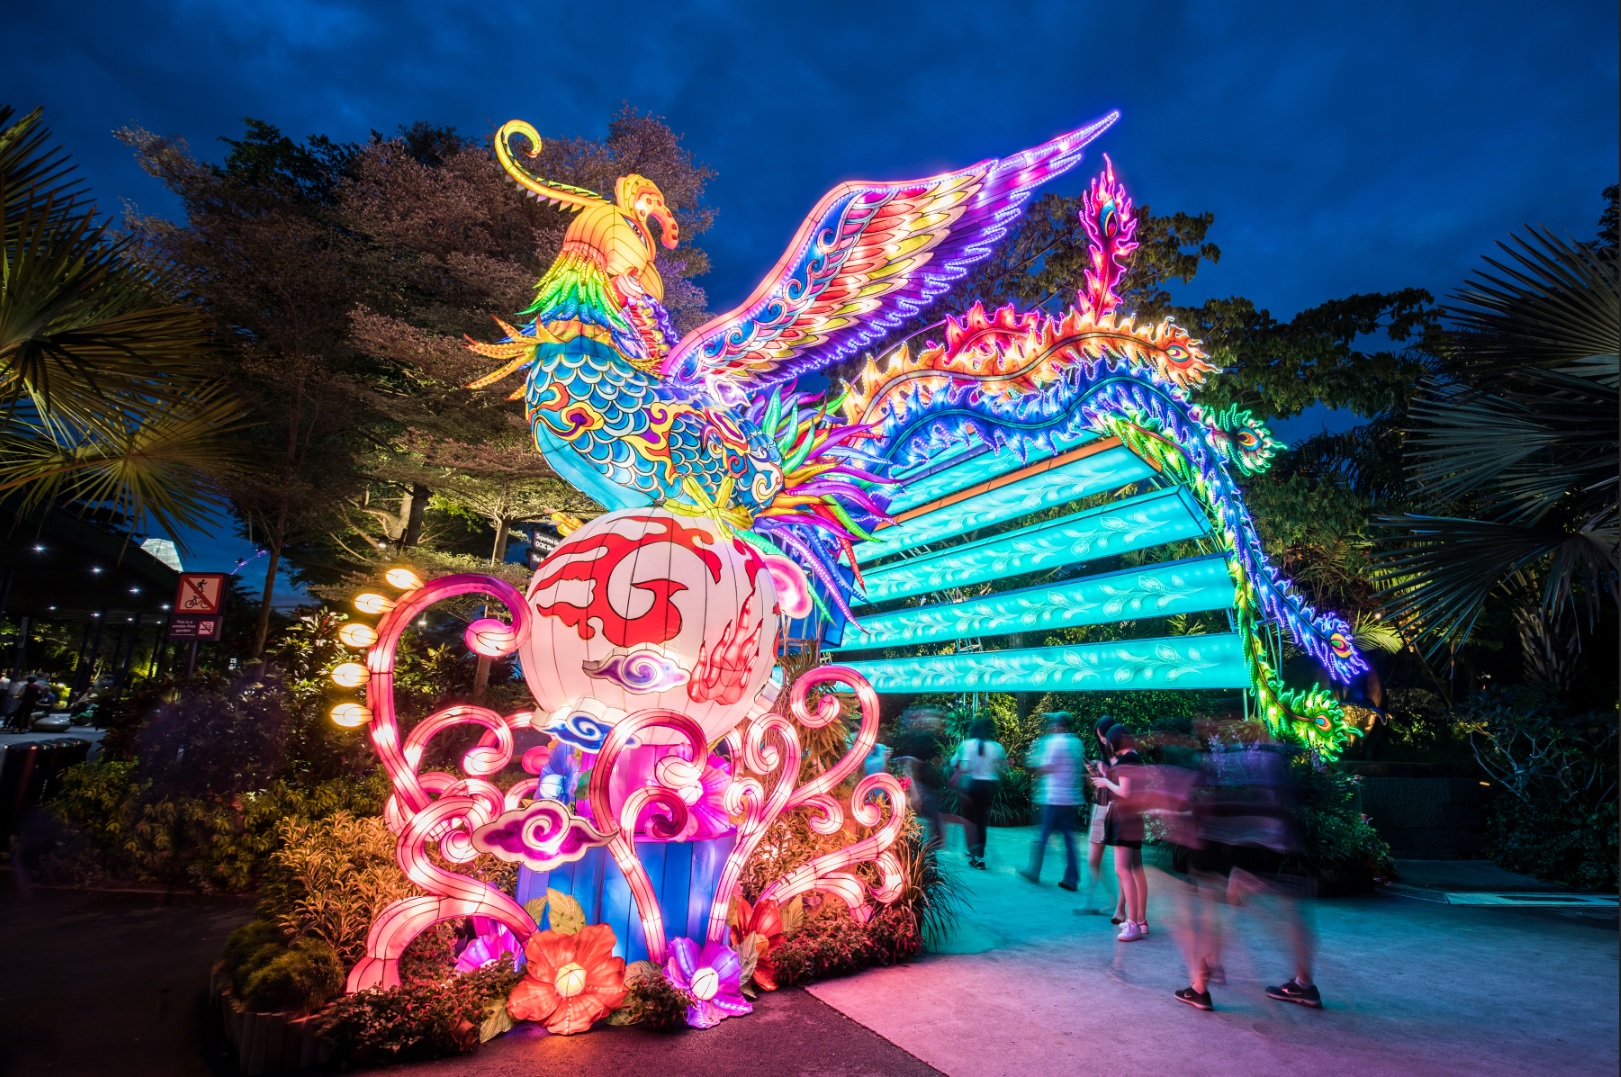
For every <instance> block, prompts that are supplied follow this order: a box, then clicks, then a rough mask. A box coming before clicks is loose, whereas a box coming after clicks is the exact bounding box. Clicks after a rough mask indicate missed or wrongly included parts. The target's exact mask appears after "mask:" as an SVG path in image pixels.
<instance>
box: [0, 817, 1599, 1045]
mask: <svg viewBox="0 0 1621 1077" xmlns="http://www.w3.org/2000/svg"><path fill="white" fill-rule="evenodd" d="M1028 845H1029V831H1017V830H994V831H992V834H991V841H990V850H989V857H988V858H989V861H990V864H991V869H992V870H990V871H988V872H983V873H981V872H974V873H972V874H970V873H969V872H968V871H967V869H966V867H965V865H964V864H963V863H962V857H961V854H960V852H953V853H949V854H947V859H948V861H952V864H951V866H952V868H953V869H954V870H955V871H956V873H957V875H958V876H959V877H960V878H962V879H963V880H964V882H965V884H967V886H969V887H970V888H971V892H970V893H969V895H968V896H969V897H970V898H971V900H972V902H973V907H972V909H971V910H970V911H969V912H968V913H967V914H966V915H965V917H964V920H963V924H962V927H961V930H960V931H959V932H958V933H957V935H956V936H955V937H954V938H953V940H952V941H951V943H950V944H949V945H947V946H946V947H945V952H943V953H939V954H931V955H929V956H927V957H925V958H923V959H922V960H920V961H917V962H915V963H913V964H910V965H904V966H901V967H898V968H893V969H875V970H870V971H868V972H865V973H862V974H860V975H858V976H853V977H850V978H848V979H843V980H833V981H828V982H825V983H821V984H817V985H814V986H813V987H811V988H810V989H809V990H808V991H793V990H790V991H783V992H778V993H777V994H774V995H768V996H765V997H764V998H763V999H762V1000H761V1002H760V1004H759V1007H758V1009H757V1011H756V1012H755V1013H754V1014H753V1015H751V1016H749V1017H746V1018H740V1019H736V1020H730V1021H726V1022H724V1023H722V1024H721V1025H720V1026H719V1027H718V1028H716V1029H713V1030H710V1031H708V1032H703V1033H686V1034H680V1035H674V1036H661V1035H658V1034H655V1033H650V1032H647V1031H645V1030H642V1029H608V1028H602V1029H598V1030H595V1031H593V1032H592V1033H591V1034H590V1035H587V1036H579V1037H551V1036H547V1035H545V1034H544V1033H543V1032H540V1031H539V1030H535V1029H525V1030H520V1031H518V1032H515V1033H511V1034H508V1035H507V1036H504V1037H502V1038H500V1039H498V1040H496V1041H495V1042H493V1043H491V1044H489V1045H487V1046H486V1047H485V1048H484V1049H482V1050H481V1051H480V1052H479V1053H478V1054H476V1055H474V1056H471V1057H461V1058H454V1059H445V1060H441V1061H437V1062H428V1063H421V1064H417V1065H413V1066H404V1067H396V1068H394V1069H391V1070H383V1071H376V1072H378V1073H399V1074H402V1075H404V1074H408V1075H410V1077H428V1075H434V1077H437V1075H441V1074H443V1075H447V1077H448V1075H450V1074H457V1075H461V1074H470V1075H491V1077H497V1075H499V1077H506V1075H513V1077H518V1075H522V1077H530V1075H533V1074H537V1073H547V1074H550V1073H567V1074H570V1075H573V1077H595V1075H611V1077H632V1075H640V1074H654V1075H659V1077H682V1075H685V1074H703V1075H704V1077H728V1075H732V1074H751V1075H752V1074H761V1075H770V1077H787V1075H791V1074H816V1075H840V1077H844V1075H850V1077H854V1075H865V1074H885V1075H888V1074H899V1075H912V1074H928V1073H933V1072H943V1073H947V1074H952V1075H954V1077H970V1075H981V1074H985V1075H990V1074H1019V1075H1042V1074H1093V1073H1097V1074H1111V1075H1117V1074H1130V1075H1134V1074H1155V1075H1158V1074H1164V1075H1165V1077H1171V1075H1173V1074H1174V1075H1175V1077H1185V1075H1197V1074H1205V1073H1209V1074H1223V1075H1227V1074H1242V1075H1243V1077H1267V1075H1271V1074H1312V1075H1314V1077H1317V1075H1334V1074H1437V1075H1438V1074H1459V1073H1467V1074H1483V1075H1495V1074H1504V1075H1507V1074H1510V1073H1512V1074H1524V1073H1535V1074H1584V1075H1585V1074H1600V1073H1615V1072H1617V1067H1618V1058H1617V1008H1618V998H1617V969H1618V964H1617V936H1616V930H1615V920H1614V918H1613V915H1612V916H1611V917H1610V919H1608V920H1607V921H1606V920H1604V919H1603V918H1602V917H1598V918H1595V917H1593V916H1591V915H1588V914H1583V915H1565V914H1563V913H1562V912H1561V911H1560V910H1536V909H1510V910H1498V909H1489V908H1474V907H1463V906H1457V905H1445V904H1439V903H1435V902H1430V901H1416V900H1405V899H1402V898H1396V897H1390V896H1387V895H1377V896H1370V897H1366V898H1355V899H1342V900H1330V901H1322V902H1318V903H1316V907H1315V910H1314V911H1315V920H1316V924H1317V927H1318V930H1319V933H1320V938H1321V948H1320V949H1321V953H1320V957H1319V960H1318V962H1317V980H1318V983H1319V984H1320V985H1321V987H1322V991H1323V997H1324V1000H1325V1003H1326V1009H1324V1010H1322V1011H1320V1012H1319V1011H1311V1010H1306V1009H1303V1008H1301V1007H1297V1006H1291V1005H1287V1004H1283V1003H1277V1002H1273V1001H1271V1000H1269V999H1267V998H1266V997H1265V996H1264V995H1263V994H1262V989H1263V988H1264V986H1265V985H1266V984H1268V983H1277V982H1279V981H1281V980H1283V979H1285V978H1286V977H1287V976H1288V975H1289V971H1290V970H1289V961H1288V957H1287V954H1286V953H1285V952H1284V950H1283V948H1282V947H1281V946H1280V945H1279V944H1278V942H1277V941H1276V940H1275V939H1274V938H1273V937H1272V935H1273V931H1272V930H1271V928H1270V926H1269V923H1268V922H1267V921H1266V920H1264V919H1261V918H1260V916H1259V915H1257V914H1254V913H1253V912H1252V911H1251V910H1246V911H1245V915H1244V917H1243V918H1241V919H1240V921H1239V925H1238V930H1237V932H1236V940H1235V944H1234V945H1233V946H1232V947H1230V949H1229V951H1228V954H1227V958H1226V967H1227V976H1228V983H1227V984H1226V985H1225V986H1215V987H1213V988H1212V993H1213V995H1214V997H1215V1001H1216V1006H1217V1010H1216V1012H1214V1013H1201V1012H1198V1011H1195V1010H1193V1009H1191V1008H1189V1007H1187V1006H1184V1005H1182V1004H1181V1003H1178V1002H1176V1001H1175V1000H1174V999H1173V998H1172V997H1171V992H1172V991H1174V990H1175V989H1176V988H1178V987H1181V986H1183V985H1184V984H1185V983H1186V982H1187V977H1186V972H1185V969H1184V967H1183V964H1182V961H1181V957H1180V954H1179V952H1178V949H1177V944H1176V939H1175V937H1174V936H1175V932H1174V931H1173V928H1174V927H1175V925H1176V924H1177V922H1178V916H1177V913H1176V908H1175V902H1174V900H1173V895H1174V893H1175V891H1174V888H1175V887H1176V886H1177V885H1178V884H1177V883H1176V882H1175V881H1174V878H1173V877H1172V876H1169V875H1167V874H1165V873H1163V872H1159V871H1157V870H1155V869H1150V883H1149V886H1150V890H1151V893H1152V897H1151V901H1150V906H1149V921H1150V923H1151V924H1152V925H1153V934H1152V935H1151V936H1150V937H1149V938H1148V939H1146V940H1144V941H1142V942H1137V943H1130V944H1125V943H1117V942H1115V941H1114V929H1112V928H1111V926H1110V925H1109V923H1108V920H1107V918H1106V917H1102V916H1091V915H1088V916H1077V915H1075V914H1074V913H1073V912H1072V909H1073V907H1074V906H1075V904H1076V899H1075V898H1074V897H1073V896H1071V895H1069V894H1067V893H1065V892H1063V891H1061V890H1058V889H1057V888H1056V887H1055V886H1052V885H1051V881H1052V880H1055V879H1056V878H1057V876H1058V872H1059V870H1060V869H1061V865H1062V854H1061V853H1059V857H1058V860H1057V861H1056V862H1055V860H1054V859H1053V858H1052V856H1051V854H1049V859H1048V862H1047V868H1046V875H1047V878H1048V880H1049V884H1048V885H1045V886H1041V887H1037V886H1032V885H1031V884H1029V883H1027V882H1025V881H1024V880H1022V879H1020V878H1019V877H1018V876H1017V875H1016V874H1014V870H1015V868H1016V867H1019V866H1022V865H1023V863H1024V858H1025V855H1026V851H1027V849H1028ZM1055 851H1056V850H1055ZM1438 870H1439V869H1438ZM1445 881H1446V882H1447V883H1448V884H1449V885H1450V884H1451V883H1453V882H1455V881H1456V880H1455V879H1451V878H1448V879H1447V880H1445ZM250 913H251V903H250V902H245V901H241V900H232V899H205V898H179V897H176V898H168V897H164V896H162V895H150V894H86V893H79V892H73V891H60V890H43V889H36V890H34V891H33V892H32V893H30V894H26V895H24V894H18V893H17V892H15V890H14V889H12V888H10V887H8V886H7V885H6V883H5V880H4V877H3V876H0V1077H36V1075H45V1074H53V1075H54V1074H87V1075H88V1074H96V1075H101V1074H104V1073H107V1072H109V1071H116V1072H117V1073H119V1074H121V1075H130V1077H145V1075H153V1077H157V1075H162V1077H192V1075H197V1077H201V1075H206V1074H226V1073H230V1072H231V1066H230V1062H229V1060H228V1057H227V1056H226V1054H225V1052H224V1051H223V1050H222V1048H221V1046H220V1044H219V1041H218V1036H217V1031H216V1026H215V1024H214V1022H215V1021H217V1017H216V1016H215V1015H213V1014H211V1013H209V1012H208V1011H207V1010H206V1009H205V1008H204V1004H203V999H204V991H205V988H206V985H207V979H208V968H209V965H210V963H211V962H212V961H213V960H214V958H215V956H216V955H217V954H218V952H219V949H220V946H221V945H222V944H223V942H224V938H225V935H226V934H227V933H228V932H229V931H230V930H231V928H232V927H234V926H235V925H236V924H238V923H240V922H241V921H242V920H244V919H246V918H247V917H248V916H249V915H250ZM1111 969H1113V971H1112V973H1111Z"/></svg>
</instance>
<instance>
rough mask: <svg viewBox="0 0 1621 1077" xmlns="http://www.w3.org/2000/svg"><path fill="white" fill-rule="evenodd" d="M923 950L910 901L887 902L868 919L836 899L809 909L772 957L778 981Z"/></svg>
mask: <svg viewBox="0 0 1621 1077" xmlns="http://www.w3.org/2000/svg"><path fill="white" fill-rule="evenodd" d="M922 949H923V938H922V935H921V934H920V932H919V931H918V924H917V918H916V916H914V915H913V912H912V909H911V907H910V906H908V905H905V904H903V903H900V902H897V903H896V904H894V905H889V906H881V907H880V908H879V909H878V911H877V912H876V913H874V914H873V916H872V919H871V920H869V921H868V922H867V923H865V924H862V923H860V922H858V921H857V920H856V918H855V917H854V916H852V915H851V914H850V910H849V908H848V907H847V906H846V905H845V904H844V902H842V901H840V900H838V899H837V898H832V899H827V900H823V901H822V902H821V904H819V905H818V906H817V907H816V908H815V910H813V911H809V912H807V913H806V915H805V922H804V926H803V927H801V928H800V929H799V930H798V931H796V932H795V933H794V934H792V935H790V936H788V937H787V938H785V939H783V941H782V944H781V945H780V946H777V947H776V948H775V949H773V950H772V951H771V961H772V964H773V966H774V967H775V969H776V976H777V982H778V983H781V984H797V983H808V982H809V981H811V980H820V979H824V978H826V977H828V976H844V975H847V974H849V973H852V972H859V971H861V970H862V969H865V968H871V967H872V966H874V965H893V964H895V963H896V962H899V961H905V960H906V959H907V958H911V957H915V956H917V954H918V953H919V952H920V951H921V950H922Z"/></svg>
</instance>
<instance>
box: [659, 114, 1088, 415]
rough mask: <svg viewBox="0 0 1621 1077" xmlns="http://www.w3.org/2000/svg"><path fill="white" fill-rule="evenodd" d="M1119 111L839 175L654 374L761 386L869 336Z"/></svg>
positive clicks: (924, 293)
mask: <svg viewBox="0 0 1621 1077" xmlns="http://www.w3.org/2000/svg"><path fill="white" fill-rule="evenodd" d="M1119 115H1120V114H1119V113H1118V112H1111V113H1109V114H1108V115H1107V116H1104V117H1103V118H1102V119H1100V120H1097V121H1096V122H1094V123H1091V124H1088V125H1087V126H1085V127H1082V128H1079V129H1078V130H1075V131H1071V132H1069V133H1068V134H1064V135H1060V136H1058V137H1057V138H1055V139H1053V140H1052V141H1050V142H1046V143H1043V144H1042V145H1040V146H1036V147H1035V148H1033V149H1029V150H1026V151H1025V152H1023V153H1021V154H1018V155H1017V156H1014V157H1005V158H1000V159H992V160H988V161H981V162H980V163H979V164H977V165H972V166H970V167H968V168H965V169H962V170H961V171H958V172H951V173H948V174H946V175H943V176H934V177H932V178H930V179H922V180H914V181H910V182H901V183H843V184H840V185H839V186H837V187H835V188H834V189H833V190H831V191H829V192H828V193H827V194H826V195H825V196H823V198H822V200H821V201H820V202H818V203H817V205H816V208H815V209H814V210H812V211H811V214H810V216H808V217H806V218H805V223H804V224H802V225H801V226H800V228H799V231H798V233H797V234H796V235H795V236H794V239H793V242H792V244H790V245H789V247H788V250H787V252H786V253H785V254H783V256H782V259H781V260H780V261H779V262H778V263H777V265H776V268H774V269H773V270H772V271H771V273H770V274H769V275H767V277H766V279H765V280H764V281H762V282H761V283H760V286H759V287H758V288H756V289H755V290H754V294H753V295H751V296H749V298H748V300H747V301H746V302H744V303H743V305H742V306H740V307H738V308H737V309H735V310H732V311H729V312H727V313H725V314H722V315H720V316H719V317H717V318H714V319H713V320H711V321H709V322H707V323H705V324H704V325H703V326H701V327H699V328H698V329H696V330H694V331H693V332H692V333H690V334H688V335H687V336H686V337H685V338H684V339H683V340H682V341H681V343H680V344H678V345H677V346H676V347H675V348H674V349H673V350H672V351H671V352H670V354H669V356H668V357H667V358H666V359H665V361H664V363H663V365H662V368H661V371H660V372H661V373H662V374H663V375H664V376H665V377H669V378H676V379H679V380H692V379H702V380H704V381H706V382H708V383H709V384H711V385H724V384H726V383H727V382H730V383H732V385H735V386H737V387H739V388H762V387H765V386H768V385H772V384H774V383H777V382H781V381H786V380H788V379H790V378H793V377H795V376H797V375H799V374H804V373H807V372H810V371H814V370H820V369H822V368H823V367H827V366H829V365H831V364H833V363H836V362H838V361H839V360H840V359H843V358H844V357H846V356H848V355H850V354H852V353H854V352H856V351H857V350H859V349H861V348H863V347H865V346H867V345H868V344H871V343H872V342H873V341H875V340H878V339H879V338H880V337H882V336H884V335H885V334H886V333H888V332H889V331H890V330H892V329H894V328H895V327H897V326H899V325H901V324H903V323H904V322H905V321H907V320H908V319H909V318H911V317H912V316H913V315H914V314H916V313H917V312H918V311H919V310H920V309H922V308H923V307H924V306H925V305H926V304H928V303H929V302H930V301H931V300H933V299H935V298H936V297H938V296H939V295H940V294H941V293H943V292H944V291H945V290H946V289H947V288H948V287H950V285H951V283H952V282H953V281H955V280H957V279H958V278H960V277H961V276H963V274H964V273H965V272H966V271H967V269H968V267H969V266H970V265H972V264H973V263H975V262H978V261H980V260H981V259H983V258H985V257H986V256H987V255H989V254H990V253H991V249H992V246H993V244H995V242H996V241H997V240H999V239H1001V238H1002V236H1003V235H1005V234H1006V232H1007V230H1008V227H1009V226H1010V225H1011V224H1012V222H1013V220H1014V219H1015V218H1016V217H1017V216H1018V214H1019V210H1020V208H1021V207H1022V206H1023V205H1024V203H1025V202H1026V201H1027V200H1028V199H1029V198H1030V195H1031V193H1032V192H1033V191H1034V189H1035V188H1036V186H1037V185H1038V184H1041V183H1043V182H1045V181H1047V180H1049V179H1051V178H1053V177H1054V176H1057V175H1060V174H1061V173H1063V172H1066V171H1068V170H1069V169H1070V168H1072V167H1074V166H1075V165H1076V164H1077V163H1078V162H1079V161H1080V159H1081V150H1082V148H1083V147H1085V146H1086V144H1087V143H1088V142H1091V141H1092V140H1093V139H1094V138H1096V137H1097V136H1098V135H1100V134H1102V133H1103V132H1104V131H1105V130H1107V129H1108V128H1109V126H1110V125H1112V124H1113V123H1114V121H1115V120H1116V119H1118V118H1119Z"/></svg>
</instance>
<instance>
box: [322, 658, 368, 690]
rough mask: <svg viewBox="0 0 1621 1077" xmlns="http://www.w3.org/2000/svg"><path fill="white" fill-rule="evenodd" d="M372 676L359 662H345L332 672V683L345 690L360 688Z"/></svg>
mask: <svg viewBox="0 0 1621 1077" xmlns="http://www.w3.org/2000/svg"><path fill="white" fill-rule="evenodd" d="M370 676H371V674H370V673H368V672H367V671H366V667H365V666H363V665H361V664H360V663H359V662H345V663H344V664H343V665H341V666H339V667H338V668H337V669H335V670H333V671H332V683H333V684H336V685H338V686H340V687H343V688H359V687H360V686H361V685H363V684H365V683H366V679H367V678H368V677H370Z"/></svg>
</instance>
